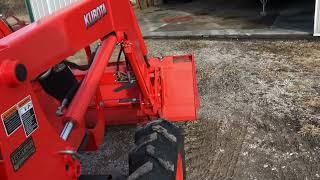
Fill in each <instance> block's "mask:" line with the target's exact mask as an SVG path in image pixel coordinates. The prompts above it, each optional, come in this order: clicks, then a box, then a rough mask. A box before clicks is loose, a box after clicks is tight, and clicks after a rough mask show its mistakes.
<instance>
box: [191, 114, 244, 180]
mask: <svg viewBox="0 0 320 180" xmlns="http://www.w3.org/2000/svg"><path fill="white" fill-rule="evenodd" d="M200 121H201V122H195V123H191V124H188V125H187V126H186V127H185V132H186V145H185V146H186V162H187V174H188V175H189V176H188V179H225V178H232V177H233V176H234V174H235V171H236V166H237V163H238V159H239V155H240V153H241V150H242V144H243V142H244V140H245V136H246V133H247V130H246V128H245V127H241V126H240V125H239V124H238V123H232V124H231V126H230V128H229V129H227V130H226V132H223V131H224V130H222V129H221V125H222V122H219V121H211V120H205V119H203V120H200Z"/></svg>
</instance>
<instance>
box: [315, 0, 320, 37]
mask: <svg viewBox="0 0 320 180" xmlns="http://www.w3.org/2000/svg"><path fill="white" fill-rule="evenodd" d="M315 9H316V11H315V15H314V36H320V0H316V8H315Z"/></svg>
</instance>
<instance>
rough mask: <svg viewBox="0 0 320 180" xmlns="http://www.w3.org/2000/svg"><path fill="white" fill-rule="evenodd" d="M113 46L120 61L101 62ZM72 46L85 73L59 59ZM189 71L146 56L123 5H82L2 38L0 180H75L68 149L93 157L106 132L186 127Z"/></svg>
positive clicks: (194, 100)
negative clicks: (157, 124)
mask: <svg viewBox="0 0 320 180" xmlns="http://www.w3.org/2000/svg"><path fill="white" fill-rule="evenodd" d="M97 41H99V43H97ZM96 44H99V45H98V46H97V50H96V51H94V50H93V48H92V47H93V46H94V45H96ZM118 46H119V47H120V53H121V52H122V53H123V54H124V61H122V60H121V61H119V60H120V57H121V54H120V55H119V58H118V60H117V61H116V62H115V61H110V59H111V57H112V53H113V52H114V49H115V48H116V47H118ZM82 49H85V52H86V54H87V56H88V64H87V68H86V69H82V68H79V67H78V65H75V64H74V63H71V62H67V61H66V59H67V58H68V57H70V56H72V55H74V54H75V53H77V52H79V51H81V50H82ZM194 66H195V65H194V58H193V55H183V56H168V57H161V58H149V57H148V51H147V48H146V45H145V42H144V40H143V37H142V34H141V31H140V29H139V25H138V23H137V21H136V19H135V15H134V12H133V10H132V8H131V6H130V2H129V1H128V0H83V1H80V2H78V3H75V4H73V5H72V6H70V7H68V8H65V9H63V10H61V11H59V12H57V13H55V14H53V15H51V16H48V17H46V18H44V19H41V20H39V21H37V22H35V23H32V24H30V25H28V26H26V27H25V28H23V29H20V30H19V31H17V32H15V33H12V34H10V35H8V36H6V37H4V38H3V39H1V40H0V94H1V106H0V114H1V121H2V122H1V123H2V125H1V126H2V127H1V126H0V179H1V180H9V179H10V180H11V179H13V180H16V179H61V180H67V179H77V178H78V177H79V175H80V174H81V166H80V162H79V160H78V159H77V152H78V151H80V150H81V151H84V150H87V151H88V150H90V151H91V150H96V149H97V148H98V146H99V145H100V144H101V143H103V137H104V132H105V126H106V125H115V124H137V123H146V122H148V121H150V120H153V119H157V118H163V119H168V120H170V121H186V120H196V118H197V108H198V107H199V101H198V93H197V85H196V78H195V67H194ZM74 67H78V68H74ZM62 74H63V75H64V76H62ZM61 76H62V77H61ZM57 79H58V80H57ZM71 84H74V85H73V86H71ZM69 85H70V86H69ZM66 87H68V88H67V89H66ZM57 92H62V93H57ZM61 96H62V97H61Z"/></svg>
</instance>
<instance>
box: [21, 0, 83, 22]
mask: <svg viewBox="0 0 320 180" xmlns="http://www.w3.org/2000/svg"><path fill="white" fill-rule="evenodd" d="M76 1H79V0H26V4H27V7H28V11H29V15H30V19H31V21H37V20H39V19H41V18H43V17H45V16H47V15H49V14H52V13H53V12H55V11H57V10H59V9H61V8H64V7H66V6H68V5H70V4H72V3H74V2H76Z"/></svg>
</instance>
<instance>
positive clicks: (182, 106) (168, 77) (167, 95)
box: [156, 55, 200, 121]
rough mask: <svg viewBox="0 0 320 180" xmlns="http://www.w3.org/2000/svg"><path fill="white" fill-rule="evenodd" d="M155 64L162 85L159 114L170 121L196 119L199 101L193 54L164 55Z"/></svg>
mask: <svg viewBox="0 0 320 180" xmlns="http://www.w3.org/2000/svg"><path fill="white" fill-rule="evenodd" d="M157 62H159V61H157ZM156 66H159V67H160V76H161V86H162V89H161V93H162V102H163V103H162V108H161V110H162V112H161V115H160V116H161V117H162V118H164V119H168V120H170V121H186V120H196V119H197V109H198V108H199V106H200V102H199V97H198V89H197V81H196V71H195V63H194V57H193V55H185V56H168V57H164V58H163V59H162V61H161V63H157V65H156Z"/></svg>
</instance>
